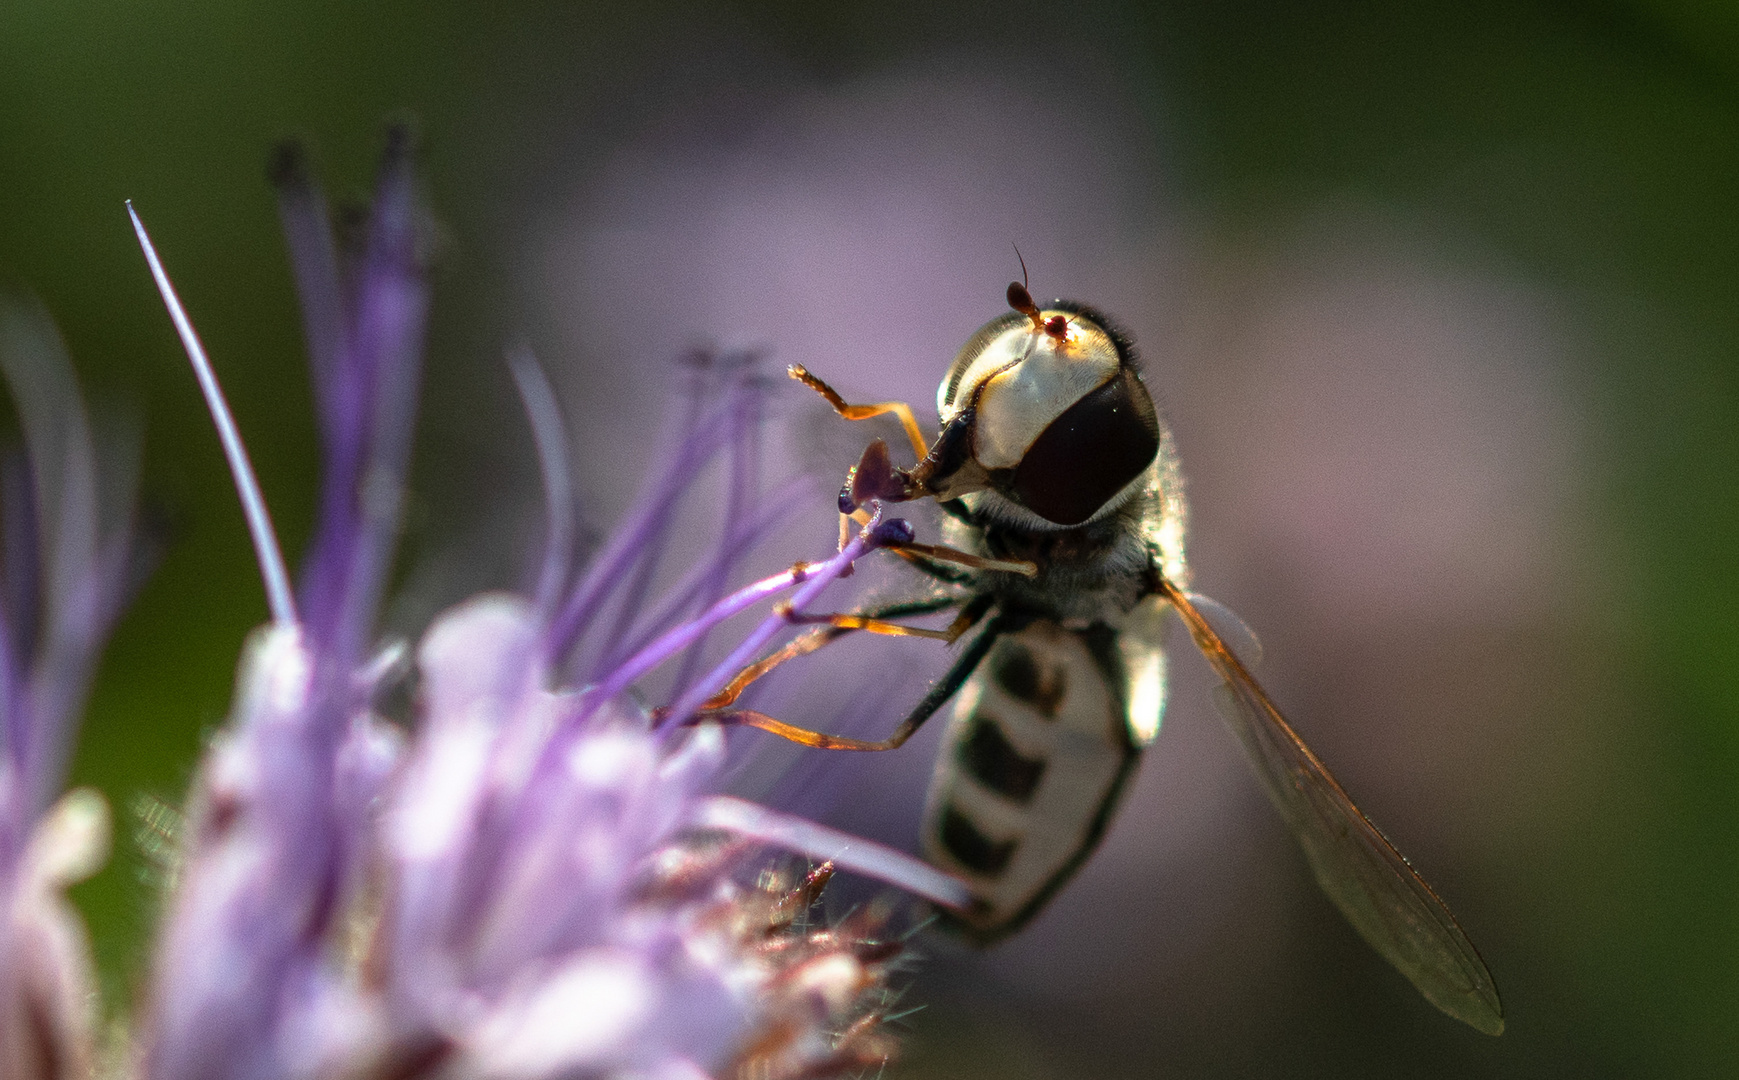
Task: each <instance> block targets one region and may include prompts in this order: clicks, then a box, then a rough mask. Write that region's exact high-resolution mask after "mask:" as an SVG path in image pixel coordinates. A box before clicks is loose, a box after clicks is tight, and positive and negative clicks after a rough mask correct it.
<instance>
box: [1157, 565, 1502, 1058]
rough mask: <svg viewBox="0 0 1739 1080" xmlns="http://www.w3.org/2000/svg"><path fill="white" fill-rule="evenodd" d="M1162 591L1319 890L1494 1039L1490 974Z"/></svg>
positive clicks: (1248, 685) (1331, 781) (1435, 996)
mask: <svg viewBox="0 0 1739 1080" xmlns="http://www.w3.org/2000/svg"><path fill="white" fill-rule="evenodd" d="M1160 593H1161V595H1162V596H1164V597H1165V599H1166V600H1168V601H1170V602H1171V604H1172V605H1173V606H1174V607H1175V608H1176V610H1177V613H1178V615H1179V616H1180V617H1182V619H1183V621H1184V624H1185V625H1186V626H1187V627H1188V628H1189V632H1190V637H1192V638H1194V639H1195V643H1196V646H1197V647H1198V648H1199V649H1201V651H1202V655H1204V656H1205V657H1207V660H1208V663H1209V664H1212V665H1213V667H1214V670H1215V671H1216V672H1218V673H1219V675H1220V678H1221V679H1223V680H1225V685H1224V686H1222V687H1221V688H1220V691H1221V692H1220V694H1219V695H1217V696H1218V698H1219V700H1218V702H1217V703H1218V704H1219V705H1220V706H1221V711H1222V713H1223V714H1224V715H1225V718H1226V721H1227V723H1228V724H1229V725H1230V726H1231V728H1232V730H1233V732H1234V733H1236V734H1237V736H1238V738H1239V740H1240V741H1241V742H1243V744H1244V748H1245V750H1247V751H1248V752H1249V754H1250V760H1251V762H1252V764H1253V765H1254V766H1255V769H1256V775H1257V777H1258V778H1259V779H1260V780H1261V781H1262V786H1263V787H1264V788H1266V789H1267V791H1268V797H1269V798H1270V799H1271V800H1273V802H1274V805H1275V806H1276V807H1277V808H1278V809H1279V810H1280V814H1281V816H1282V817H1284V818H1285V819H1286V823H1287V825H1289V826H1290V827H1291V828H1292V831H1293V833H1294V834H1295V835H1296V836H1297V837H1298V841H1299V843H1300V844H1301V845H1302V846H1303V847H1304V854H1305V857H1306V858H1308V859H1309V860H1310V868H1311V870H1313V871H1314V872H1315V874H1316V880H1317V883H1318V884H1320V885H1321V886H1322V890H1323V891H1324V892H1326V893H1327V894H1328V896H1329V899H1331V900H1333V901H1334V903H1335V906H1336V907H1338V908H1340V910H1341V913H1342V914H1343V915H1345V916H1346V917H1347V921H1348V922H1350V923H1352V924H1353V928H1354V929H1356V930H1357V931H1358V932H1359V933H1360V934H1361V935H1363V937H1364V939H1365V940H1366V941H1368V942H1370V943H1371V946H1372V947H1373V948H1375V949H1376V950H1377V951H1378V952H1379V953H1381V954H1382V955H1383V956H1384V957H1385V958H1386V959H1387V960H1388V961H1389V963H1391V964H1394V965H1395V967H1396V968H1398V969H1400V971H1401V974H1403V975H1405V976H1407V978H1409V979H1411V980H1412V981H1413V985H1414V986H1417V987H1418V988H1419V992H1420V993H1422V994H1424V995H1425V997H1426V999H1427V1000H1428V1001H1430V1002H1431V1003H1432V1004H1433V1005H1436V1006H1437V1007H1438V1008H1439V1009H1442V1010H1443V1011H1444V1012H1446V1013H1448V1014H1449V1015H1450V1016H1453V1017H1455V1018H1456V1019H1457V1020H1461V1021H1463V1022H1465V1023H1467V1024H1469V1025H1471V1026H1472V1027H1474V1028H1476V1029H1478V1030H1479V1031H1483V1032H1485V1033H1486V1034H1488V1035H1497V1034H1500V1033H1501V1032H1502V1031H1503V1028H1504V1020H1503V1005H1502V1003H1501V1002H1499V1000H1498V995H1497V987H1496V986H1495V985H1494V984H1493V982H1492V978H1491V972H1490V971H1488V970H1487V969H1486V966H1485V961H1483V960H1481V959H1480V958H1479V953H1478V952H1477V951H1476V950H1475V949H1474V947H1473V943H1472V942H1471V941H1469V940H1467V935H1466V934H1465V933H1463V932H1462V929H1461V927H1460V926H1459V925H1457V923H1456V921H1455V916H1453V915H1451V914H1450V913H1449V908H1448V907H1447V906H1445V905H1444V903H1443V901H1442V900H1440V899H1438V897H1437V894H1436V893H1434V892H1432V891H1431V886H1429V885H1427V884H1425V879H1424V878H1421V877H1420V876H1419V874H1418V873H1417V872H1416V871H1415V870H1414V869H1413V868H1412V867H1411V866H1410V865H1408V863H1407V860H1406V859H1405V858H1403V857H1402V855H1401V853H1400V852H1399V851H1396V850H1395V846H1394V845H1393V844H1391V843H1389V840H1388V838H1387V837H1385V836H1384V835H1383V834H1382V833H1381V832H1380V831H1378V829H1377V827H1376V826H1375V825H1373V824H1371V821H1370V819H1369V818H1367V817H1365V815H1364V814H1363V813H1362V812H1360V810H1359V808H1358V807H1357V806H1354V805H1353V801H1352V799H1350V798H1348V797H1347V793H1346V792H1345V791H1344V790H1342V788H1341V786H1340V784H1339V783H1337V782H1336V781H1335V778H1334V777H1333V776H1331V775H1330V774H1329V771H1328V768H1327V767H1326V766H1324V765H1323V763H1322V761H1321V760H1320V759H1319V758H1318V757H1317V756H1316V755H1315V754H1313V753H1311V751H1310V748H1309V747H1308V746H1305V745H1304V740H1302V739H1300V738H1299V737H1298V733H1297V732H1295V731H1293V730H1292V726H1291V725H1290V724H1288V723H1287V722H1286V720H1285V719H1284V718H1283V717H1282V716H1281V715H1280V712H1279V710H1277V709H1275V707H1274V704H1273V703H1272V702H1270V701H1269V700H1268V695H1267V694H1265V693H1263V691H1262V688H1261V687H1260V686H1258V685H1257V684H1256V680H1255V679H1253V678H1252V677H1251V676H1250V673H1249V671H1248V669H1246V668H1245V667H1244V665H1243V663H1242V662H1240V661H1239V659H1238V657H1237V656H1236V655H1235V654H1234V653H1233V652H1232V651H1231V649H1229V648H1227V646H1226V644H1225V642H1224V641H1223V640H1222V639H1221V638H1220V635H1219V634H1217V633H1216V632H1215V631H1214V628H1213V626H1212V625H1210V624H1209V622H1208V620H1207V619H1206V618H1205V617H1203V615H1202V613H1201V611H1200V610H1198V609H1197V608H1196V606H1195V605H1194V604H1192V603H1191V602H1190V597H1189V595H1188V594H1187V593H1185V592H1183V591H1182V590H1180V589H1178V588H1177V587H1175V586H1173V585H1172V584H1171V583H1170V582H1162V583H1161V589H1160Z"/></svg>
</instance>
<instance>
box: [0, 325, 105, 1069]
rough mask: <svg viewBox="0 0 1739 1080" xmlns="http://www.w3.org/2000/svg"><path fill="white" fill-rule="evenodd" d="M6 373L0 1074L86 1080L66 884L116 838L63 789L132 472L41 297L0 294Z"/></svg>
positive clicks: (85, 996)
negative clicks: (107, 442)
mask: <svg viewBox="0 0 1739 1080" xmlns="http://www.w3.org/2000/svg"><path fill="white" fill-rule="evenodd" d="M0 370H3V371H4V374H5V377H6V381H7V384H8V386H9V387H10V388H11V390H12V395H13V398H14V400H15V401H16V403H17V405H18V411H19V416H20V419H21V421H22V426H23V429H24V452H23V453H22V455H14V456H12V457H11V458H8V459H7V460H6V461H5V463H4V466H3V472H0V1068H3V1069H4V1071H5V1075H6V1076H7V1077H8V1078H13V1077H16V1078H18V1080H60V1078H71V1077H82V1076H85V1075H88V1073H89V1071H90V1069H91V1066H92V1063H93V1046H92V1035H93V1031H94V1026H95V1021H96V1018H97V1010H96V1008H95V1005H96V991H95V986H94V983H93V980H92V977H91V962H90V949H89V944H88V942H87V940H86V937H85V931H84V926H83V924H82V923H81V922H80V921H79V919H78V916H77V915H76V913H75V912H74V911H73V910H72V907H71V905H70V904H69V903H68V902H67V900H66V897H65V890H66V888H67V886H69V885H71V884H73V883H75V882H77V881H80V880H82V879H84V878H85V877H88V876H89V875H91V874H92V873H94V872H96V870H97V869H98V868H99V867H101V866H102V864H103V861H104V860H105V859H106V858H107V855H108V842H109V814H108V807H107V805H106V804H105V803H104V802H103V800H102V797H101V796H99V795H97V794H96V793H95V792H93V791H90V790H88V789H79V790H76V791H73V792H70V793H68V794H66V795H64V796H61V795H60V788H61V784H62V781H63V779H64V777H65V772H66V759H67V754H68V751H69V749H70V747H71V745H72V736H73V733H74V730H75V727H76V724H77V719H78V714H79V712H80V709H81V707H82V705H83V702H84V696H85V692H86V689H87V687H88V685H89V682H90V676H91V671H92V667H93V665H94V664H95V662H96V658H97V653H98V651H99V650H100V648H101V646H102V643H103V641H104V639H105V638H106V637H107V634H108V631H109V628H110V626H111V625H112V624H113V622H114V619H115V616H116V614H117V613H118V612H119V610H120V606H121V600H122V597H123V595H124V593H125V591H126V586H127V583H128V581H129V580H130V577H131V573H130V569H131V564H132V552H133V547H132V544H131V530H130V528H129V527H128V522H129V520H130V517H131V501H130V496H131V486H132V485H131V477H130V473H128V472H127V471H126V470H124V469H114V468H110V467H104V468H102V469H101V470H99V459H101V460H102V463H103V465H104V466H112V465H119V464H120V463H121V461H122V460H123V455H115V454H100V453H99V450H98V448H97V445H96V443H95V442H94V441H93V439H92V436H91V428H90V424H89V423H88V421H87V420H86V418H85V412H84V408H83V406H82V405H81V404H80V401H79V394H78V387H77V385H76V383H75V382H74V379H73V372H72V365H71V363H70V362H69V361H68V360H67V357H66V353H65V350H64V348H63V347H62V345H61V342H60V337H59V335H58V334H56V333H55V330H54V326H53V324H52V323H51V322H50V321H49V319H48V316H47V314H46V313H44V312H43V311H42V310H41V309H40V308H39V307H37V306H35V305H34V304H31V303H28V302H25V301H22V300H17V299H14V298H11V297H5V296H0ZM99 473H101V475H99ZM117 481H118V482H117ZM57 796H58V799H57Z"/></svg>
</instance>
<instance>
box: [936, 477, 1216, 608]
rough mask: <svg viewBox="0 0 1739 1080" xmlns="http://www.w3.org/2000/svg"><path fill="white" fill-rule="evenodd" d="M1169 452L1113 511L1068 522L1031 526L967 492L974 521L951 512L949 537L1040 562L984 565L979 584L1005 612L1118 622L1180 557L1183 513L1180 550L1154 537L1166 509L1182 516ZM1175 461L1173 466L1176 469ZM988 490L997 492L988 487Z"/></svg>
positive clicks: (1000, 555)
mask: <svg viewBox="0 0 1739 1080" xmlns="http://www.w3.org/2000/svg"><path fill="white" fill-rule="evenodd" d="M1168 458H1169V455H1167V454H1164V453H1162V454H1161V456H1160V460H1159V461H1156V462H1155V464H1154V467H1153V468H1152V469H1149V470H1148V472H1147V474H1146V476H1145V477H1144V483H1143V484H1141V485H1140V486H1139V487H1138V488H1137V490H1136V491H1135V492H1134V493H1133V494H1132V495H1131V496H1130V497H1129V498H1128V499H1127V500H1126V501H1125V502H1124V503H1123V505H1121V506H1119V507H1118V508H1117V509H1116V510H1115V511H1113V512H1112V513H1110V514H1107V515H1106V516H1104V517H1102V518H1099V519H1097V520H1094V521H1089V522H1088V523H1086V524H1085V525H1079V526H1076V527H1074V528H1071V529H1032V528H1027V527H1025V526H1023V525H1020V524H1016V523H1012V522H1010V521H1008V520H999V515H997V514H996V510H995V507H994V505H993V504H989V505H987V502H988V500H986V499H984V498H983V496H977V497H975V496H967V498H966V499H964V500H962V501H963V502H965V503H966V504H967V511H966V512H967V515H968V516H969V520H962V519H960V518H956V517H952V516H950V517H949V518H948V519H947V521H946V524H945V525H944V532H943V536H944V540H945V542H946V543H948V544H950V545H952V546H955V547H960V548H964V549H965V550H968V551H972V552H974V553H977V554H982V555H987V556H989V557H991V558H996V559H1011V560H1026V561H1029V562H1032V563H1035V564H1036V565H1037V566H1038V568H1039V572H1038V576H1036V577H1033V578H1027V577H1023V576H1021V575H1019V574H1008V573H1000V572H994V571H992V572H986V573H984V574H982V575H981V576H980V577H979V579H978V581H977V582H976V587H977V588H979V589H981V590H983V591H986V592H989V593H991V594H992V595H994V596H995V597H996V598H997V602H998V606H999V607H1000V608H1002V609H1003V610H1005V611H1023V612H1028V613H1030V614H1033V615H1036V616H1039V617H1042V618H1047V619H1052V620H1055V621H1057V622H1059V623H1062V624H1064V625H1065V626H1073V627H1076V628H1082V627H1085V626H1088V625H1091V624H1093V623H1108V624H1112V625H1115V624H1116V623H1117V622H1118V621H1119V620H1120V619H1121V618H1122V616H1123V615H1124V613H1125V612H1127V611H1128V610H1129V609H1130V608H1132V607H1134V606H1135V603H1136V602H1137V601H1138V600H1140V599H1141V598H1142V597H1143V596H1146V595H1148V594H1150V593H1152V592H1153V591H1154V590H1155V586H1156V580H1157V579H1156V574H1157V573H1158V572H1159V569H1160V566H1161V564H1162V563H1163V562H1165V561H1166V559H1167V558H1168V557H1170V558H1172V559H1173V560H1174V561H1177V562H1180V563H1181V559H1182V550H1181V539H1182V524H1181V520H1180V521H1179V522H1178V523H1177V528H1175V529H1172V530H1169V531H1170V532H1174V533H1175V534H1176V535H1177V537H1178V550H1177V551H1176V553H1175V554H1173V553H1170V552H1162V551H1159V550H1156V541H1155V537H1156V536H1157V535H1159V534H1161V533H1162V532H1165V531H1167V530H1162V529H1161V528H1160V524H1161V523H1162V522H1163V521H1165V520H1166V519H1167V517H1168V515H1177V516H1179V517H1181V513H1182V500H1181V497H1167V496H1168V492H1167V491H1166V490H1165V488H1164V484H1163V483H1162V481H1163V480H1164V479H1167V478H1168V477H1167V473H1168V470H1167V469H1164V468H1162V465H1163V464H1166V463H1167V462H1168ZM1175 472H1176V470H1175V468H1172V469H1170V470H1169V473H1170V474H1172V475H1175ZM984 494H985V495H989V494H992V493H984Z"/></svg>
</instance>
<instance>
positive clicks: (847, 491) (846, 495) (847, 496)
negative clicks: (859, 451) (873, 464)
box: [839, 466, 857, 514]
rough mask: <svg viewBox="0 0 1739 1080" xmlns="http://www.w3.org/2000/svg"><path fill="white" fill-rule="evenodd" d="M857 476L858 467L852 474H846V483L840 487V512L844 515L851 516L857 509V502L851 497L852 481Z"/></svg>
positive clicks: (854, 467) (854, 468)
mask: <svg viewBox="0 0 1739 1080" xmlns="http://www.w3.org/2000/svg"><path fill="white" fill-rule="evenodd" d="M856 474H857V467H856V466H853V467H852V470H851V472H848V473H846V474H845V483H843V484H841V485H840V487H839V512H840V513H842V514H849V513H851V512H852V511H853V510H856V509H857V502H856V501H855V500H854V499H852V497H851V479H852V477H853V476H855V475H856Z"/></svg>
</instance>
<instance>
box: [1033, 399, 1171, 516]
mask: <svg viewBox="0 0 1739 1080" xmlns="http://www.w3.org/2000/svg"><path fill="white" fill-rule="evenodd" d="M1158 452H1159V417H1158V415H1157V414H1155V412H1154V409H1153V399H1152V398H1151V397H1149V396H1148V393H1147V388H1146V387H1145V386H1143V385H1141V380H1140V379H1138V378H1136V375H1135V372H1134V371H1132V370H1129V369H1127V368H1126V369H1124V370H1123V371H1121V372H1119V373H1118V375H1117V376H1116V377H1115V378H1113V379H1112V380H1111V381H1110V382H1107V383H1106V384H1105V385H1103V386H1101V387H1099V388H1098V389H1096V390H1094V391H1093V392H1091V393H1089V394H1088V395H1087V396H1086V397H1084V398H1082V399H1081V400H1079V401H1077V402H1075V403H1074V404H1073V405H1071V406H1069V407H1068V409H1066V410H1065V411H1064V412H1063V414H1062V415H1061V416H1059V417H1057V418H1056V419H1055V420H1053V421H1051V423H1050V424H1049V425H1048V426H1047V427H1046V428H1045V430H1044V431H1043V432H1042V433H1041V434H1040V435H1039V437H1038V438H1037V439H1036V440H1034V442H1033V444H1032V445H1031V446H1030V447H1028V448H1027V451H1026V453H1025V454H1023V455H1022V456H1021V460H1020V464H1019V465H1017V466H1016V467H1015V470H1014V485H1013V486H1014V494H1015V496H1016V497H1017V498H1018V499H1019V500H1020V501H1021V503H1022V504H1023V505H1025V506H1026V507H1027V509H1029V510H1031V511H1032V512H1033V513H1035V514H1037V515H1039V516H1040V517H1042V518H1044V519H1045V520H1046V521H1054V522H1056V523H1057V524H1058V525H1079V524H1081V523H1082V522H1083V521H1086V520H1087V519H1088V518H1090V517H1092V516H1093V515H1094V514H1096V513H1098V512H1099V509H1100V508H1101V507H1102V506H1104V505H1105V503H1106V502H1107V501H1108V500H1109V499H1110V498H1111V497H1112V496H1113V495H1115V494H1117V493H1118V492H1119V491H1121V490H1123V488H1124V486H1125V485H1127V484H1128V483H1129V482H1130V481H1131V480H1133V479H1135V478H1136V477H1137V476H1140V475H1141V473H1142V472H1143V471H1144V470H1146V468H1147V467H1148V466H1149V465H1151V464H1152V463H1153V456H1154V455H1155V454H1157V453H1158Z"/></svg>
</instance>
